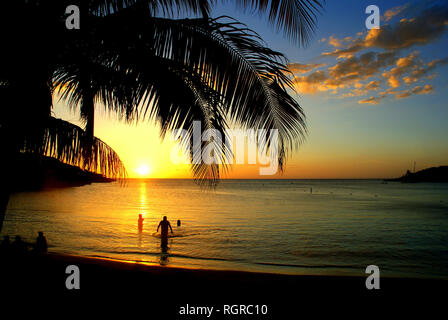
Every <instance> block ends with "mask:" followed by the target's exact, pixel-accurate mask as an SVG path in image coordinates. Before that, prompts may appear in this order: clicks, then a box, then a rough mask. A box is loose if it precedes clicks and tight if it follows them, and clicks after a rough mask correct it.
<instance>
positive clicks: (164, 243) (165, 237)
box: [157, 216, 173, 248]
mask: <svg viewBox="0 0 448 320" xmlns="http://www.w3.org/2000/svg"><path fill="white" fill-rule="evenodd" d="M160 227H162V230H161V236H162V239H161V243H160V246H161V247H162V248H167V247H168V227H169V228H170V230H171V233H173V228H171V224H170V222H169V221H168V220H167V219H166V216H164V217H163V220H162V221H160V223H159V225H158V227H157V232H158V231H159V228H160Z"/></svg>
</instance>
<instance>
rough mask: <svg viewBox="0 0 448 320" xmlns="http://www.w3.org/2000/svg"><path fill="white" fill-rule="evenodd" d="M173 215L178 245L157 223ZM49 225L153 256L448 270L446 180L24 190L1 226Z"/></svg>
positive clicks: (82, 248) (63, 240)
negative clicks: (140, 224)
mask: <svg viewBox="0 0 448 320" xmlns="http://www.w3.org/2000/svg"><path fill="white" fill-rule="evenodd" d="M310 188H312V189H313V193H312V194H311V193H310ZM139 213H142V214H143V215H144V218H145V221H144V228H143V232H139V231H138V228H137V219H138V214H139ZM164 215H167V216H168V219H169V220H171V223H172V225H173V229H174V237H172V238H170V239H169V251H168V252H167V253H162V252H161V250H160V238H158V234H156V233H155V230H156V228H157V224H158V222H159V221H160V220H161V218H162V217H163V216H164ZM177 219H181V220H182V226H181V227H176V226H175V225H176V220H177ZM41 230H42V231H44V232H45V234H46V236H47V239H48V241H49V244H50V250H51V251H56V252H68V253H77V254H83V255H90V256H101V257H111V258H117V259H123V260H133V261H141V262H147V263H153V264H162V265H171V266H187V267H199V268H218V269H237V270H252V271H268V272H280V273H295V274H303V273H306V274H352V275H360V274H361V275H364V270H365V268H366V266H367V265H370V264H375V265H378V266H379V267H380V269H381V271H382V275H390V276H413V277H443V278H448V185H447V184H401V183H388V184H383V183H381V181H378V180H361V181H360V180H274V181H261V180H227V181H223V182H222V183H221V184H220V186H219V187H218V189H217V190H216V191H202V190H201V189H199V188H198V186H197V185H195V184H194V183H193V182H191V181H189V180H148V181H144V180H134V181H130V182H128V183H127V184H126V186H121V185H120V184H118V183H112V184H93V185H88V186H83V187H77V188H67V189H59V190H52V191H43V192H27V193H18V194H15V195H13V196H12V198H11V200H10V203H9V207H8V210H7V214H6V221H5V224H4V230H3V232H2V234H9V235H16V234H20V235H22V237H24V238H25V240H28V241H32V240H33V239H34V238H35V236H36V234H37V231H41Z"/></svg>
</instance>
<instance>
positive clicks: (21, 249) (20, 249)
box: [11, 236, 28, 255]
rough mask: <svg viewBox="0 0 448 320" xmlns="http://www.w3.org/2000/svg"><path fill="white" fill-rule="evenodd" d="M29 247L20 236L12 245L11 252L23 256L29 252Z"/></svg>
mask: <svg viewBox="0 0 448 320" xmlns="http://www.w3.org/2000/svg"><path fill="white" fill-rule="evenodd" d="M27 250H28V245H27V244H26V243H25V241H23V240H22V238H21V237H20V236H16V237H15V239H14V242H13V243H12V244H11V251H12V252H13V253H14V254H15V255H23V254H25V253H26V252H27Z"/></svg>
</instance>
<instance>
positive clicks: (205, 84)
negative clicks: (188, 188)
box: [0, 0, 323, 231]
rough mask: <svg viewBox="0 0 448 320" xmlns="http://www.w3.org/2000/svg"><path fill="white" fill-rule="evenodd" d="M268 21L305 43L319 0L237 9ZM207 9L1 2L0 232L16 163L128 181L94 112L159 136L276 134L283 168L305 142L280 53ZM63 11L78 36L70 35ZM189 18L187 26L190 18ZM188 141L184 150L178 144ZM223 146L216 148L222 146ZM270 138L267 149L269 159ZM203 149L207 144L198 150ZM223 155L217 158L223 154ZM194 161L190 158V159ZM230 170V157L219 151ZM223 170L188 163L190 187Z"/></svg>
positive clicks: (204, 2) (120, 1)
mask: <svg viewBox="0 0 448 320" xmlns="http://www.w3.org/2000/svg"><path fill="white" fill-rule="evenodd" d="M235 2H236V4H237V5H238V6H239V8H241V9H242V10H251V12H252V11H253V12H258V13H262V14H266V15H267V17H268V20H269V22H270V23H271V24H272V25H273V26H274V27H275V28H276V29H277V30H279V31H282V32H283V33H284V34H285V35H286V36H287V37H289V38H290V39H291V40H292V42H295V43H300V44H305V43H307V41H308V40H309V39H310V36H311V34H312V31H313V29H314V28H315V26H316V15H317V13H319V11H320V10H321V9H322V2H323V1H318V0H280V1H279V0H271V1H267V0H236V1H235ZM215 3H216V2H215V1H210V0H175V1H166V0H151V1H150V0H83V1H80V0H70V1H67V0H60V1H52V0H39V1H38V0H26V1H25V0H2V1H1V3H0V30H1V33H2V37H1V41H2V54H3V58H2V60H1V62H0V63H1V66H0V104H1V109H0V147H1V149H2V155H3V156H2V157H1V160H0V165H1V167H2V168H3V169H5V168H8V169H10V170H7V172H6V174H5V177H4V178H3V179H1V182H0V184H1V186H0V231H1V226H2V223H3V219H4V212H5V208H6V205H7V203H8V199H9V194H10V192H11V190H10V187H9V185H10V182H11V180H12V179H14V171H16V170H19V169H20V168H15V167H14V164H15V163H16V162H15V158H16V157H17V155H18V154H20V153H34V154H38V155H43V156H50V157H53V158H56V159H58V160H59V161H61V162H65V163H67V164H70V165H75V166H78V167H80V168H82V169H84V170H88V171H91V172H96V173H100V174H102V175H104V176H108V177H125V175H126V171H125V169H124V166H123V164H122V163H121V161H120V158H119V157H118V155H117V154H116V153H115V152H114V150H113V149H112V148H110V147H109V146H108V145H107V144H105V143H104V142H102V141H101V140H100V139H98V138H96V137H94V116H95V109H96V108H97V107H99V106H100V105H103V106H105V108H106V110H107V111H109V112H110V113H112V114H115V115H116V116H117V117H118V118H119V119H122V120H124V121H127V122H133V121H139V120H145V119H149V118H152V119H155V120H156V121H158V123H160V124H161V128H162V130H161V136H162V137H164V136H165V134H166V133H167V132H168V131H169V130H171V129H174V128H181V129H186V130H187V131H188V132H189V133H191V131H192V126H193V121H194V120H199V121H201V123H202V127H203V130H205V129H209V128H214V129H217V130H219V131H221V132H224V130H225V129H226V128H228V126H229V123H236V124H238V125H240V126H241V127H242V128H254V129H258V128H263V129H267V130H269V129H278V131H279V155H280V156H279V160H278V161H279V165H280V169H281V168H282V167H283V164H284V160H285V158H286V157H287V154H288V152H289V151H290V150H291V149H293V148H295V147H297V145H298V143H300V142H301V141H302V139H303V138H304V135H305V133H306V127H305V116H304V114H303V111H302V109H301V108H300V106H299V104H298V103H297V102H296V100H294V98H293V97H292V96H291V94H290V92H292V91H288V90H293V83H292V79H291V74H290V72H289V71H288V69H287V64H286V63H287V61H286V58H285V57H284V55H283V54H281V53H280V52H276V51H274V50H271V49H269V48H267V47H266V45H265V44H264V42H263V41H262V39H261V38H260V37H259V36H258V35H257V34H256V33H255V32H253V31H252V30H250V29H249V28H248V27H247V26H245V25H244V24H241V23H239V22H238V21H236V20H234V19H232V18H230V17H219V18H212V17H210V12H211V8H212V6H213V5H214V4H215ZM68 5H78V6H79V8H80V11H81V12H80V16H81V19H80V20H81V23H80V25H81V27H80V29H79V30H68V29H67V28H66V27H65V18H66V15H65V10H66V7H67V6H68ZM187 17H188V18H187ZM54 97H60V99H62V100H64V101H66V102H67V103H68V105H69V106H70V107H71V108H73V109H75V110H77V111H78V112H79V113H80V116H81V118H82V119H83V120H84V123H85V128H79V127H77V126H75V125H73V124H70V123H68V122H66V121H63V120H60V119H55V118H54V117H52V114H51V108H52V101H53V98H54ZM184 142H185V141H184ZM219 142H220V141H213V142H210V143H213V144H214V145H215V146H216V147H218V144H219ZM270 142H271V141H270V140H269V137H268V139H267V141H266V143H265V145H264V146H263V148H264V150H265V151H266V152H267V150H268V148H269V145H270ZM204 144H205V142H204ZM219 150H220V149H219ZM194 152H197V151H193V150H190V154H191V155H192V156H193V155H194ZM219 152H220V153H219V156H220V157H221V158H222V159H223V160H224V161H223V162H224V163H226V161H225V160H226V159H228V158H229V157H232V155H231V151H230V150H224V151H222V152H221V151H219ZM226 168H227V165H225V164H224V165H222V166H218V165H206V164H204V163H201V164H194V165H192V171H193V174H194V177H195V178H196V179H197V181H199V182H201V183H207V184H209V185H215V184H216V182H217V181H218V179H219V177H220V172H222V170H226Z"/></svg>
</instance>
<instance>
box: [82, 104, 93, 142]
mask: <svg viewBox="0 0 448 320" xmlns="http://www.w3.org/2000/svg"><path fill="white" fill-rule="evenodd" d="M83 105H84V106H83V107H84V110H85V111H86V117H87V122H86V129H85V130H86V132H87V134H88V135H89V136H92V137H93V136H94V134H95V103H94V101H93V99H89V98H88V99H86V100H83Z"/></svg>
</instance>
